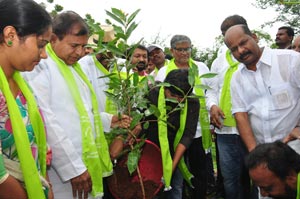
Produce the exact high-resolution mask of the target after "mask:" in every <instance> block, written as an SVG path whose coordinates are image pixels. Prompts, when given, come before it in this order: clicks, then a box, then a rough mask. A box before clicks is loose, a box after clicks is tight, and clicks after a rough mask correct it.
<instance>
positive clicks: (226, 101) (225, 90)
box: [220, 50, 239, 127]
mask: <svg viewBox="0 0 300 199" xmlns="http://www.w3.org/2000/svg"><path fill="white" fill-rule="evenodd" d="M226 60H227V62H228V63H229V68H228V69H227V71H226V74H225V77H224V83H223V87H222V93H221V99H220V108H221V109H222V111H223V113H224V115H225V119H224V122H223V124H224V126H231V127H235V126H236V122H235V119H234V117H233V115H232V114H231V107H232V104H231V95H230V81H231V78H232V75H233V73H234V72H235V71H236V70H237V69H238V65H239V62H234V61H233V60H232V58H231V54H230V50H227V51H226Z"/></svg>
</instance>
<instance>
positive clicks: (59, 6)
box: [40, 0, 64, 17]
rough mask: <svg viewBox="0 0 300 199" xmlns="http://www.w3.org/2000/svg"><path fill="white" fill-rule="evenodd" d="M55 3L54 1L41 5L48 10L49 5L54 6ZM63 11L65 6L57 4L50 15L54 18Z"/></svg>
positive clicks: (50, 0)
mask: <svg viewBox="0 0 300 199" xmlns="http://www.w3.org/2000/svg"><path fill="white" fill-rule="evenodd" d="M53 3H54V0H47V1H46V2H41V3H40V5H41V6H42V7H43V8H45V9H46V8H47V7H48V6H49V4H53ZM63 9H64V7H63V6H61V5H59V4H55V5H54V7H53V9H52V10H51V11H50V12H49V13H50V15H51V16H52V17H55V16H56V15H57V14H58V13H59V12H61V11H63Z"/></svg>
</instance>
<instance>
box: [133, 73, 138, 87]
mask: <svg viewBox="0 0 300 199" xmlns="http://www.w3.org/2000/svg"><path fill="white" fill-rule="evenodd" d="M138 84H139V75H138V73H133V86H137V85H138Z"/></svg>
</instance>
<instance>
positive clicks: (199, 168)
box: [184, 137, 207, 199]
mask: <svg viewBox="0 0 300 199" xmlns="http://www.w3.org/2000/svg"><path fill="white" fill-rule="evenodd" d="M185 158H186V162H187V165H188V167H189V170H190V172H191V173H192V174H193V175H194V178H193V179H192V183H193V186H194V188H190V187H189V186H188V185H185V196H184V198H191V199H192V198H195V199H205V198H206V191H207V170H206V154H205V151H204V149H203V146H202V137H199V138H194V139H193V142H192V144H191V145H190V147H189V148H188V150H187V151H186V153H185Z"/></svg>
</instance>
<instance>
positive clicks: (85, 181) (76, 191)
mask: <svg viewBox="0 0 300 199" xmlns="http://www.w3.org/2000/svg"><path fill="white" fill-rule="evenodd" d="M71 185H72V191H73V198H79V199H87V198H88V194H89V192H91V191H92V179H91V176H90V174H89V172H88V171H87V170H86V171H85V172H84V173H83V174H81V175H79V176H77V177H75V178H72V179H71Z"/></svg>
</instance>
